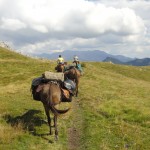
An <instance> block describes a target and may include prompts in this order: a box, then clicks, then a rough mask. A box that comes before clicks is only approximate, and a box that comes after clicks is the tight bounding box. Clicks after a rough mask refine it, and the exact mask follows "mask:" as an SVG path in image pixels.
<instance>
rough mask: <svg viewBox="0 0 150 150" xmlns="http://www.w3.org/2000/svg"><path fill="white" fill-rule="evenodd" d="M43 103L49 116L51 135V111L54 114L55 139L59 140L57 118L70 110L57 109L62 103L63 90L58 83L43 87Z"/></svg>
mask: <svg viewBox="0 0 150 150" xmlns="http://www.w3.org/2000/svg"><path fill="white" fill-rule="evenodd" d="M41 102H42V103H43V105H44V108H45V112H46V115H47V119H48V124H49V127H50V134H52V129H51V127H52V126H51V119H50V114H49V110H51V111H52V112H53V114H54V128H55V138H56V140H57V138H58V131H57V116H58V115H59V114H64V113H66V112H67V111H68V110H69V109H66V110H58V109H56V108H55V105H57V104H60V103H61V89H60V87H59V84H58V83H53V82H49V83H46V84H43V87H42V90H41Z"/></svg>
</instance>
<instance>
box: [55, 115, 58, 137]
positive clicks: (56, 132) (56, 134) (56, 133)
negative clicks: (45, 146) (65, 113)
mask: <svg viewBox="0 0 150 150" xmlns="http://www.w3.org/2000/svg"><path fill="white" fill-rule="evenodd" d="M54 128H55V140H58V130H57V114H54Z"/></svg>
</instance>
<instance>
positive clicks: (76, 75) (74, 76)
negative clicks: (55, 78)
mask: <svg viewBox="0 0 150 150" xmlns="http://www.w3.org/2000/svg"><path fill="white" fill-rule="evenodd" d="M64 75H65V78H68V79H71V80H73V81H74V82H75V83H76V96H78V86H79V80H80V76H81V73H80V71H79V70H78V69H76V68H75V67H73V68H71V69H70V70H68V71H66V72H65V73H64Z"/></svg>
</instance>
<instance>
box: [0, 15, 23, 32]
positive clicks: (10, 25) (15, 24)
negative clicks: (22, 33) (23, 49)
mask: <svg viewBox="0 0 150 150" xmlns="http://www.w3.org/2000/svg"><path fill="white" fill-rule="evenodd" d="M25 27H26V25H25V24H24V23H23V22H21V21H20V20H18V19H11V18H4V17H2V18H1V26H0V28H1V29H5V30H12V31H16V30H19V29H22V28H25Z"/></svg>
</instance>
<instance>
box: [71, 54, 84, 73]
mask: <svg viewBox="0 0 150 150" xmlns="http://www.w3.org/2000/svg"><path fill="white" fill-rule="evenodd" d="M73 63H75V64H76V68H77V69H78V70H79V71H80V72H81V73H82V71H83V70H82V68H81V64H80V62H79V57H78V56H77V55H75V56H74V58H73Z"/></svg>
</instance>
